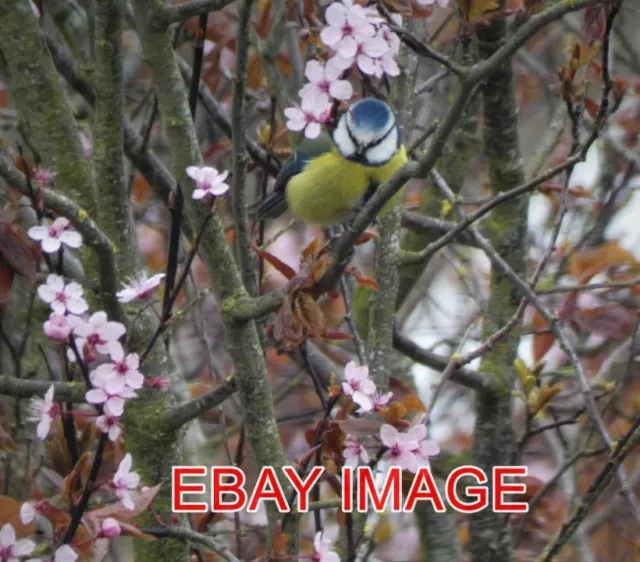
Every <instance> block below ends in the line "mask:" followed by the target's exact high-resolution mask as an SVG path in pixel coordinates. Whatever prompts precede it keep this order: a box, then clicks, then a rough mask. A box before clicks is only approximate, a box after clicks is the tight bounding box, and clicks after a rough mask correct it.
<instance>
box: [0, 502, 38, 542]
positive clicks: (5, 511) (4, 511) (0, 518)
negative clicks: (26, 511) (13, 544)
mask: <svg viewBox="0 0 640 562" xmlns="http://www.w3.org/2000/svg"><path fill="white" fill-rule="evenodd" d="M5 523H9V524H10V525H12V526H13V528H14V530H15V532H16V536H17V537H18V538H19V539H20V538H23V537H28V536H30V535H33V534H34V533H35V532H36V525H35V523H30V524H29V525H23V524H22V521H20V502H18V501H16V500H14V499H13V498H10V497H9V496H0V528H1V527H2V526H3V525H4V524H5Z"/></svg>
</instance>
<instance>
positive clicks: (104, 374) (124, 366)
mask: <svg viewBox="0 0 640 562" xmlns="http://www.w3.org/2000/svg"><path fill="white" fill-rule="evenodd" d="M110 355H111V358H112V359H113V360H114V362H113V363H104V364H102V365H100V366H99V367H98V368H97V369H96V370H95V371H94V376H95V378H97V379H98V378H99V379H100V380H101V381H102V382H101V384H104V387H103V388H104V389H105V390H106V391H107V392H108V393H109V394H120V393H121V392H122V390H123V389H124V387H125V386H128V387H129V388H131V389H132V390H138V389H139V388H142V385H143V384H144V376H143V375H142V373H141V372H140V371H138V367H139V365H140V358H139V357H138V354H137V353H129V354H128V355H125V354H124V349H123V348H122V346H121V345H120V344H119V343H117V342H116V343H115V344H114V345H112V346H111V348H110Z"/></svg>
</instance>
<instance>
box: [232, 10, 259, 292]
mask: <svg viewBox="0 0 640 562" xmlns="http://www.w3.org/2000/svg"><path fill="white" fill-rule="evenodd" d="M253 4H254V0H244V1H243V2H242V5H241V7H240V13H239V15H238V39H237V40H238V47H237V48H236V70H235V75H234V77H233V107H232V112H231V126H232V133H231V142H232V161H233V193H232V195H231V198H232V199H231V200H232V206H233V218H234V224H235V238H236V255H237V259H238V264H239V266H240V274H241V275H242V280H243V282H244V286H245V288H246V289H247V291H248V292H249V294H250V295H251V296H256V295H257V294H258V287H257V282H256V277H255V274H254V271H253V252H252V250H251V231H250V230H249V217H248V214H247V185H246V183H247V164H248V162H249V156H248V154H247V148H246V146H245V141H244V131H245V102H244V97H245V92H246V84H247V59H248V56H249V39H250V29H249V24H250V22H251V10H252V8H253Z"/></svg>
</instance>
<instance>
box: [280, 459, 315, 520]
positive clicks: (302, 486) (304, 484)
mask: <svg viewBox="0 0 640 562" xmlns="http://www.w3.org/2000/svg"><path fill="white" fill-rule="evenodd" d="M282 470H283V471H284V473H285V476H286V477H287V478H288V479H289V482H291V485H292V486H293V487H294V488H295V490H296V492H298V511H299V512H300V513H306V512H307V511H309V492H310V491H311V488H313V487H314V486H315V485H316V484H317V482H318V480H320V477H321V476H322V473H323V472H324V466H314V467H313V468H312V469H311V472H310V473H309V475H308V476H307V478H306V479H305V480H302V479H301V478H300V476H299V475H298V472H297V471H296V469H295V468H293V467H292V466H285V467H284V468H283V469H282Z"/></svg>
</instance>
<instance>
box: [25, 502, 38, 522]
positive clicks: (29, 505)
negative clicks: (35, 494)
mask: <svg viewBox="0 0 640 562" xmlns="http://www.w3.org/2000/svg"><path fill="white" fill-rule="evenodd" d="M39 503H40V502H24V503H23V504H22V505H21V506H20V523H22V524H23V525H28V524H29V523H31V522H33V521H34V520H35V518H36V517H37V515H38V513H40V509H39V507H38V504H39Z"/></svg>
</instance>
